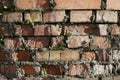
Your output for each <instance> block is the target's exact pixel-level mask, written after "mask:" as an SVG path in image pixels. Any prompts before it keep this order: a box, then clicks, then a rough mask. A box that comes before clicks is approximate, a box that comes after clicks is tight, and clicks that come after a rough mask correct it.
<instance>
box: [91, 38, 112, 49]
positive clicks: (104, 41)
mask: <svg viewBox="0 0 120 80" xmlns="http://www.w3.org/2000/svg"><path fill="white" fill-rule="evenodd" d="M93 45H94V46H96V47H99V48H103V49H106V48H110V47H111V44H110V41H109V39H108V38H107V37H97V36H96V37H94V38H93Z"/></svg>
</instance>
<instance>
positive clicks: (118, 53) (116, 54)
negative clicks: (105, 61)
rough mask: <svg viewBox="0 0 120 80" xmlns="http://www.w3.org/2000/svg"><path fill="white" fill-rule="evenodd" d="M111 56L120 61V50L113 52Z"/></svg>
mask: <svg viewBox="0 0 120 80" xmlns="http://www.w3.org/2000/svg"><path fill="white" fill-rule="evenodd" d="M111 54H112V55H111V56H112V59H113V60H117V61H118V60H120V50H112V51H111Z"/></svg>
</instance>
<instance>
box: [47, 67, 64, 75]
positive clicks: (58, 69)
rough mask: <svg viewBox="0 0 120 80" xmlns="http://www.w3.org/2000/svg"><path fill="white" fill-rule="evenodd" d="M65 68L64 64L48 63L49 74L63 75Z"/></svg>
mask: <svg viewBox="0 0 120 80" xmlns="http://www.w3.org/2000/svg"><path fill="white" fill-rule="evenodd" d="M63 69H64V68H63V66H62V65H46V71H47V74H51V75H62V74H63Z"/></svg>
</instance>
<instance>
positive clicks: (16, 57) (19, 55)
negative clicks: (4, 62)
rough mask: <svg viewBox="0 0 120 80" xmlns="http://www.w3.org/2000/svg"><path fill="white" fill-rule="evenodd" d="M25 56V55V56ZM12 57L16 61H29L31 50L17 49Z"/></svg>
mask: <svg viewBox="0 0 120 80" xmlns="http://www.w3.org/2000/svg"><path fill="white" fill-rule="evenodd" d="M23 56H24V57H23ZM12 57H13V59H14V60H15V61H17V60H20V61H27V60H28V61H29V60H30V52H29V51H16V52H14V53H13V54H12Z"/></svg>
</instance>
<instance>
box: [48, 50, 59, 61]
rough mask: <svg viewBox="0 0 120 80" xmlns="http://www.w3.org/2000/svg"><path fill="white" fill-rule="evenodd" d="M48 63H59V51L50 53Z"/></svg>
mask: <svg viewBox="0 0 120 80" xmlns="http://www.w3.org/2000/svg"><path fill="white" fill-rule="evenodd" d="M50 61H60V51H50Z"/></svg>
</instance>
